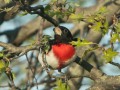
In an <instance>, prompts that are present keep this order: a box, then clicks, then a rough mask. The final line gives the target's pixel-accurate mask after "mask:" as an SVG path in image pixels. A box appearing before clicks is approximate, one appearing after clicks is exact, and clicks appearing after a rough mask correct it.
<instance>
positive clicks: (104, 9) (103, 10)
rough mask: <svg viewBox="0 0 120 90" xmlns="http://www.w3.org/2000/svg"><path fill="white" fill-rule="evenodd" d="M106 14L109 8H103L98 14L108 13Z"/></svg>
mask: <svg viewBox="0 0 120 90" xmlns="http://www.w3.org/2000/svg"><path fill="white" fill-rule="evenodd" d="M106 12H107V8H106V7H101V8H100V9H99V11H98V12H97V13H100V14H103V13H106Z"/></svg>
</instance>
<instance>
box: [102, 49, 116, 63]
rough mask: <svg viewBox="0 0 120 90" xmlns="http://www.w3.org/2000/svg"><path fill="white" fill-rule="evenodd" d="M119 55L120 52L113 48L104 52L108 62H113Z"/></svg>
mask: <svg viewBox="0 0 120 90" xmlns="http://www.w3.org/2000/svg"><path fill="white" fill-rule="evenodd" d="M116 55H118V52H116V51H113V50H112V49H111V48H109V49H107V50H105V51H104V52H103V58H104V59H105V61H106V62H107V63H108V62H111V61H112V59H113V58H114V57H115V56H116Z"/></svg>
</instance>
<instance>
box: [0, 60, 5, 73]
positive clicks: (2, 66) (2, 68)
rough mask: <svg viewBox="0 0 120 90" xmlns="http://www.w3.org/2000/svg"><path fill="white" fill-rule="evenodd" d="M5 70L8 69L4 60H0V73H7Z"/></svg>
mask: <svg viewBox="0 0 120 90" xmlns="http://www.w3.org/2000/svg"><path fill="white" fill-rule="evenodd" d="M5 68H6V65H5V63H4V62H3V61H2V60H0V73H2V72H3V71H5Z"/></svg>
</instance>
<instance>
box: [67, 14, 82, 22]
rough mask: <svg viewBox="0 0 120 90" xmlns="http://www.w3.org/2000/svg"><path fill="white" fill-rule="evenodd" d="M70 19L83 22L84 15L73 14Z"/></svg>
mask: <svg viewBox="0 0 120 90" xmlns="http://www.w3.org/2000/svg"><path fill="white" fill-rule="evenodd" d="M69 18H70V19H73V20H79V21H80V20H82V19H83V15H82V14H71V15H70V16H69Z"/></svg>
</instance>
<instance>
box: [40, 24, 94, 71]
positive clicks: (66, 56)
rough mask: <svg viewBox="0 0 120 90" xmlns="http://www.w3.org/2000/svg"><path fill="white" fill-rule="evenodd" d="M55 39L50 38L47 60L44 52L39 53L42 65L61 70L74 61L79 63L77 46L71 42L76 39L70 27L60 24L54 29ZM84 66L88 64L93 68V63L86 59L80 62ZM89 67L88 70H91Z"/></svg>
mask: <svg viewBox="0 0 120 90" xmlns="http://www.w3.org/2000/svg"><path fill="white" fill-rule="evenodd" d="M53 31H54V39H52V40H49V45H50V49H49V50H48V52H47V53H45V60H43V59H44V58H43V56H42V53H39V55H38V60H39V62H40V63H41V65H42V67H45V65H47V66H48V67H49V68H50V69H53V70H58V71H61V69H63V68H64V67H66V66H68V65H69V64H71V63H72V62H76V63H79V61H80V58H79V57H78V56H77V54H76V49H75V47H74V46H73V45H72V44H71V43H70V42H71V41H76V40H77V39H76V38H73V36H72V34H71V32H70V31H69V29H67V28H66V27H64V26H58V27H55V28H54V29H53ZM80 65H82V66H83V67H86V66H88V67H89V68H92V66H91V65H89V64H88V63H87V64H86V61H82V62H81V63H80ZM89 68H87V69H88V70H90V69H89Z"/></svg>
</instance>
